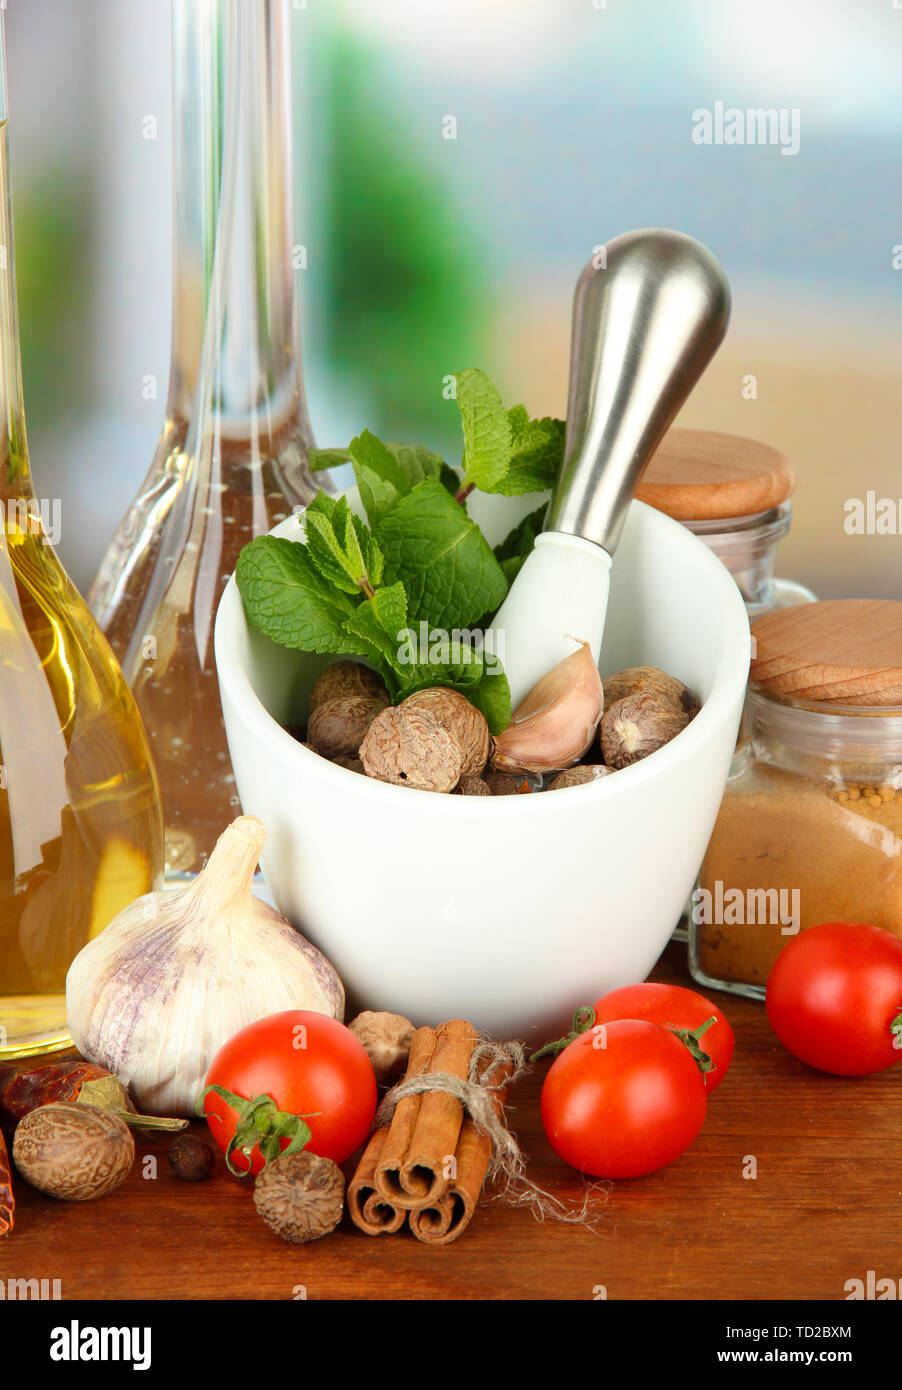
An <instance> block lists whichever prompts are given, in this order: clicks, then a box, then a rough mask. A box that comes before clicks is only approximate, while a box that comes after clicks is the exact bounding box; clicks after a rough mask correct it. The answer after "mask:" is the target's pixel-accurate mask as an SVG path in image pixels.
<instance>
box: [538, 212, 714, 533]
mask: <svg viewBox="0 0 902 1390" xmlns="http://www.w3.org/2000/svg"><path fill="white" fill-rule="evenodd" d="M604 251H605V255H604V256H603V257H602V256H598V257H596V258H595V259H593V260H592V261H590V262H589V264H588V265H587V266H586V268H585V270H584V271H583V273H582V275H581V276H580V278H579V281H578V283H577V286H576V293H575V296H574V301H573V334H572V340H571V351H570V390H569V399H568V404H567V438H566V446H565V451H564V462H563V465H562V468H561V473H560V476H559V478H558V482H557V485H556V487H555V489H554V493H553V495H552V500H551V505H550V507H549V509H548V517H547V520H546V522H545V530H546V532H548V531H557V532H564V533H566V534H569V535H573V536H582V537H584V538H585V539H586V540H590V541H594V542H595V544H596V545H600V546H601V547H602V548H603V549H604V550H606V551H607V552H608V554H613V552H614V550H615V548H616V546H617V542H618V540H619V539H620V533H621V530H622V529H623V523H624V520H625V517H626V511H627V508H628V506H629V503H630V500H631V499H632V496H633V493H634V491H635V489H636V486H637V484H638V482H639V480H640V478H641V476H642V473H643V471H644V470H645V467H646V465H647V464H648V462H649V460H650V458H651V457H652V455H653V453H654V452H655V449H656V448H657V447H658V444H659V443H660V441H661V439H662V437H663V435H664V433H665V431H666V430H667V428H668V426H669V425H670V424H671V422H672V421H673V419H674V417H675V415H676V414H677V412H678V411H679V409H680V407H681V406H682V404H683V402H684V401H685V400H686V397H687V396H688V395H689V393H690V391H691V390H692V388H693V387H694V385H695V383H696V382H697V381H698V379H699V377H700V376H701V374H702V372H703V371H704V369H705V367H706V366H707V365H708V363H709V361H710V360H711V358H712V357H713V355H714V353H715V351H716V350H717V348H718V346H719V344H720V342H721V340H722V338H723V336H724V333H725V332H726V327H727V321H728V319H729V314H730V289H729V285H728V284H727V280H726V277H725V276H724V273H723V271H722V270H721V268H720V266H719V265H718V263H717V261H716V260H715V258H714V257H713V256H712V255H711V253H710V251H708V250H707V249H706V248H705V247H704V246H702V245H701V243H700V242H698V241H695V240H694V239H693V238H692V237H689V236H684V235H683V234H682V233H681V232H671V231H663V230H650V231H636V232H627V233H626V234H625V235H624V236H619V237H616V238H615V239H614V240H613V241H610V242H608V244H607V246H606V247H605V248H604ZM596 260H597V261H598V262H599V264H596Z"/></svg>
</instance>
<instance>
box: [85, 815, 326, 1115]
mask: <svg viewBox="0 0 902 1390" xmlns="http://www.w3.org/2000/svg"><path fill="white" fill-rule="evenodd" d="M265 839H266V829H265V827H264V826H263V824H262V822H261V821H259V820H257V819H256V817H254V816H239V817H238V819H237V820H235V821H233V822H232V824H231V825H230V826H229V827H228V829H227V830H225V831H224V832H223V833H222V835H220V837H219V839H218V841H217V843H216V846H215V848H214V850H213V853H212V854H211V855H210V858H209V860H208V862H207V865H206V867H205V868H204V870H203V872H202V873H201V874H200V875H199V876H198V877H197V878H196V879H195V880H194V881H193V883H191V884H190V885H189V886H188V887H187V888H183V889H178V890H175V891H163V892H161V893H147V894H145V896H144V897H143V898H138V899H137V900H136V901H135V902H133V903H132V904H131V906H130V907H127V908H126V909H125V910H124V911H123V912H120V913H119V916H118V917H116V918H115V919H114V920H113V921H112V922H111V923H110V925H109V926H108V927H107V928H106V930H105V931H103V932H101V934H100V935H99V936H97V937H95V938H94V939H93V940H92V941H89V942H88V944H87V945H86V946H85V947H84V948H83V949H82V950H81V951H80V952H79V953H78V955H77V956H76V957H75V959H74V961H73V962H72V964H71V966H70V967H69V974H68V976H67V978H66V1009H67V1014H68V1025H69V1032H70V1033H71V1035H72V1041H73V1042H74V1043H75V1046H76V1047H77V1048H78V1050H79V1052H81V1053H82V1054H83V1056H85V1057H87V1058H88V1059H89V1060H90V1061H92V1062H96V1063H97V1064H98V1065H99V1066H102V1067H106V1068H107V1070H108V1071H111V1072H112V1073H113V1074H114V1075H115V1076H118V1077H119V1078H120V1080H121V1081H123V1082H124V1083H125V1084H126V1085H128V1086H130V1088H131V1091H132V1094H133V1096H134V1098H135V1101H136V1103H137V1105H138V1106H139V1108H140V1109H142V1110H145V1111H147V1113H148V1114H166V1115H192V1114H193V1113H194V1104H195V1101H196V1100H197V1097H198V1095H199V1094H200V1091H201V1088H202V1086H203V1084H204V1078H205V1076H206V1074H207V1070H208V1068H209V1065H210V1062H211V1061H212V1059H213V1056H214V1055H215V1053H216V1052H218V1050H219V1048H220V1047H222V1046H223V1044H224V1043H226V1042H227V1041H228V1040H229V1038H231V1037H232V1036H233V1034H235V1033H237V1032H238V1030H239V1029H240V1028H243V1027H244V1026H245V1025H246V1024H248V1023H253V1022H254V1021H255V1020H256V1019H258V1018H264V1017H266V1016H267V1015H268V1014H274V1013H280V1012H281V1011H283V1010H285V1009H310V1010H312V1011H313V1012H315V1013H322V1014H328V1015H330V1016H331V1017H332V1018H338V1019H341V1018H342V1017H343V1015H344V989H343V987H342V983H341V981H340V979H339V978H338V975H337V974H336V973H335V970H334V969H333V968H332V966H331V965H330V964H329V962H328V961H327V960H326V958H325V956H323V955H321V953H320V952H319V951H317V950H316V948H315V947H313V946H311V944H310V943H309V941H306V940H305V938H304V937H303V936H301V934H300V933H299V932H297V931H295V929H294V928H293V927H292V925H291V923H290V922H287V921H286V920H285V918H284V917H282V916H280V915H279V913H278V912H276V911H275V910H274V909H273V908H271V907H269V906H267V904H266V903H264V902H261V901H260V899H259V898H256V897H254V895H253V892H252V884H253V877H254V869H255V868H256V865H257V860H258V859H259V857H260V849H261V846H262V845H263V841H264V840H265Z"/></svg>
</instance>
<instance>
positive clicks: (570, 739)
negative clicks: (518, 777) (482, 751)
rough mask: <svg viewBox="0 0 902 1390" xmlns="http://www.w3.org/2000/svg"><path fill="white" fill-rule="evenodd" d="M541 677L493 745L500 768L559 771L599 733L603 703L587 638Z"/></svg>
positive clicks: (494, 759)
mask: <svg viewBox="0 0 902 1390" xmlns="http://www.w3.org/2000/svg"><path fill="white" fill-rule="evenodd" d="M571 640H572V641H574V642H578V643H579V650H578V651H575V652H574V653H573V655H572V656H568V657H565V659H564V660H563V661H561V662H558V664H557V666H554V667H552V669H551V670H550V671H548V672H546V674H545V675H544V676H543V677H542V679H541V680H540V681H537V682H536V684H535V685H534V686H533V688H532V690H530V692H529V694H528V695H527V696H526V698H525V699H524V700H523V703H522V704H521V705H519V706H518V707H517V709H516V710H515V711H514V717H513V719H512V720H511V722H510V724H509V725H508V726H507V728H506V729H505V730H504V733H503V734H499V735H498V736H497V738H496V739H495V741H494V745H493V748H492V767H493V768H494V770H495V771H496V772H557V771H558V770H559V769H560V768H564V767H571V766H572V765H573V763H575V762H578V761H579V759H580V758H581V757H582V755H583V754H584V753H585V751H586V749H587V748H588V747H589V746H590V744H591V743H592V740H593V738H594V737H595V730H596V729H597V728H598V721H599V720H600V719H601V712H602V709H603V706H604V693H603V689H602V684H601V676H600V675H599V674H598V667H597V666H596V665H595V662H594V660H593V658H592V652H591V649H590V647H589V644H588V642H583V641H582V640H581V639H580V638H578V637H574V638H572V639H571Z"/></svg>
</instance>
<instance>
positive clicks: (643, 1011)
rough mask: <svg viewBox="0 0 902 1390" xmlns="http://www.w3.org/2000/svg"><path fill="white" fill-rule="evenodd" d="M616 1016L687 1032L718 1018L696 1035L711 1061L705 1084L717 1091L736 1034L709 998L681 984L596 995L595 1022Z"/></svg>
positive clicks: (625, 987) (633, 986) (612, 1019)
mask: <svg viewBox="0 0 902 1390" xmlns="http://www.w3.org/2000/svg"><path fill="white" fill-rule="evenodd" d="M618 1018H639V1019H645V1020H647V1021H648V1022H649V1023H660V1024H661V1025H662V1026H663V1027H666V1028H680V1029H686V1030H688V1031H690V1032H692V1031H694V1030H695V1029H696V1028H700V1027H701V1025H702V1024H703V1023H707V1021H708V1019H709V1018H714V1019H716V1020H717V1022H716V1023H712V1025H711V1027H710V1028H708V1029H706V1030H705V1032H704V1033H703V1034H702V1036H701V1038H700V1039H699V1046H700V1048H701V1049H702V1051H703V1052H707V1054H708V1056H709V1057H710V1058H711V1061H712V1062H713V1063H714V1070H713V1071H708V1072H705V1075H704V1080H705V1086H706V1087H707V1089H708V1094H709V1095H710V1094H711V1092H712V1091H716V1090H717V1087H718V1086H719V1085H720V1083H721V1081H723V1079H724V1077H725V1076H726V1074H727V1068H728V1067H729V1065H730V1061H731V1059H732V1056H733V1046H734V1044H735V1038H734V1036H733V1029H732V1028H731V1027H730V1025H729V1023H728V1022H727V1019H726V1017H725V1016H724V1014H723V1013H722V1012H721V1010H720V1009H719V1008H718V1007H717V1005H716V1004H712V1003H711V1002H710V1000H708V999H705V998H703V996H702V995H701V994H696V993H695V990H693V989H685V988H684V987H683V985H657V984H651V983H648V984H644V985H625V986H624V987H623V989H614V990H612V991H611V993H610V994H606V995H604V996H603V998H601V999H599V1000H598V1002H597V1003H596V1005H595V1021H596V1023H613V1022H614V1020H615V1019H618Z"/></svg>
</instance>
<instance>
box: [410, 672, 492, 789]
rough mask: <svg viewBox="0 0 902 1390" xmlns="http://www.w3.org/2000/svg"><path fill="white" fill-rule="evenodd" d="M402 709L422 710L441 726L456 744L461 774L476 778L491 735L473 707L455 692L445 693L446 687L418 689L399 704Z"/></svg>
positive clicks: (447, 691)
mask: <svg viewBox="0 0 902 1390" xmlns="http://www.w3.org/2000/svg"><path fill="white" fill-rule="evenodd" d="M401 708H402V709H425V710H428V711H429V713H430V714H433V715H435V717H436V719H438V721H439V722H440V723H441V724H444V726H445V728H446V729H447V730H448V733H449V734H451V735H453V737H454V738H456V739H457V742H458V743H459V744H460V747H461V752H462V753H463V768H462V770H461V775H462V776H465V777H478V776H479V774H480V772H482V770H483V768H484V767H485V765H486V763H487V762H488V760H489V752H490V749H491V741H492V740H491V735H490V734H489V726H488V724H487V723H486V722H485V716H484V715H483V713H482V711H481V710H478V709H477V708H476V706H475V705H471V704H470V701H469V700H468V699H467V698H466V696H465V695H461V693H460V691H459V690H449V689H448V687H447V686H444V685H435V686H430V687H429V688H428V689H426V690H418V691H416V693H415V694H413V695H408V697H407V699H406V700H404V701H403V702H402V704H401Z"/></svg>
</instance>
